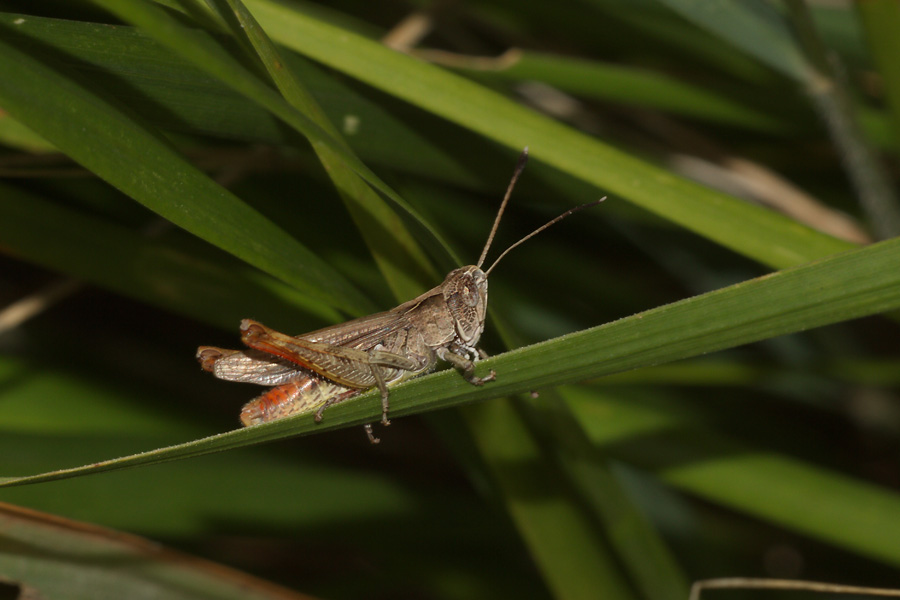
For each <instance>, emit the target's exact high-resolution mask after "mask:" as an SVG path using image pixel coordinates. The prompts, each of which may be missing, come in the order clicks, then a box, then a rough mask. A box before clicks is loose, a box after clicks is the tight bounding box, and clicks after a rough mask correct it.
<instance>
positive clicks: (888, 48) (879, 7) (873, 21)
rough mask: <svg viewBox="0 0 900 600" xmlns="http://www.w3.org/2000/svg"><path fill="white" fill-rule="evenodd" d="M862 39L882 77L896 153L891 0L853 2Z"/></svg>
mask: <svg viewBox="0 0 900 600" xmlns="http://www.w3.org/2000/svg"><path fill="white" fill-rule="evenodd" d="M855 6H856V9H857V10H858V11H859V15H860V17H861V18H862V19H861V20H862V24H863V26H864V27H865V30H866V31H865V33H866V41H867V42H868V44H869V49H870V51H871V53H872V58H873V59H874V60H875V64H876V65H878V73H879V74H880V75H881V77H882V79H883V80H884V86H885V99H886V100H887V106H888V108H889V109H890V114H891V117H892V119H891V120H892V121H893V123H894V127H893V132H894V153H895V154H896V153H897V152H900V125H898V124H900V39H898V37H897V36H896V35H895V33H896V32H897V31H898V28H900V7H898V6H897V3H896V2H892V1H891V0H867V1H866V2H856V3H855Z"/></svg>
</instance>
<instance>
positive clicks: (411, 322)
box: [197, 148, 603, 443]
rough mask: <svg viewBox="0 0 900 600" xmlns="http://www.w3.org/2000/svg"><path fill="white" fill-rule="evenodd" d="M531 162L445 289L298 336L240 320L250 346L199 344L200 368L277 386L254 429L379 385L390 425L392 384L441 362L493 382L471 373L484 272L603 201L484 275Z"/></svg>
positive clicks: (253, 416) (247, 413)
mask: <svg viewBox="0 0 900 600" xmlns="http://www.w3.org/2000/svg"><path fill="white" fill-rule="evenodd" d="M527 158H528V149H527V148H526V149H525V151H524V152H522V155H521V156H520V157H519V161H518V162H517V164H516V168H515V171H514V173H513V176H512V179H511V180H510V182H509V186H508V187H507V189H506V194H505V195H504V197H503V202H502V203H501V204H500V209H499V210H498V211H497V217H496V218H495V219H494V225H493V227H492V228H491V232H490V234H489V235H488V239H487V242H486V243H485V245H484V250H482V252H481V257H480V258H479V259H478V264H476V265H470V266H467V267H461V268H459V269H456V270H454V271H451V272H450V274H449V275H447V277H446V278H445V279H444V282H443V283H442V284H441V285H439V286H437V287H436V288H434V289H432V290H429V291H427V292H425V293H424V294H422V295H421V296H419V297H418V298H414V299H412V300H410V301H409V302H404V303H403V304H401V305H400V306H398V307H396V308H394V309H391V310H389V311H387V312H382V313H378V314H374V315H370V316H367V317H362V318H359V319H354V320H352V321H348V322H346V323H342V324H340V325H332V326H331V327H326V328H324V329H320V330H318V331H313V332H312V333H306V334H303V335H299V336H296V337H294V336H289V335H285V334H283V333H279V332H277V331H275V330H273V329H270V328H268V327H266V326H265V325H263V324H262V323H259V322H257V321H254V320H251V319H244V320H243V321H242V322H241V341H242V342H244V344H246V345H247V346H248V349H246V350H225V349H222V348H215V347H212V346H201V347H200V348H198V349H197V359H198V360H199V361H200V364H201V366H202V367H203V369H204V370H206V371H209V372H210V373H212V374H213V375H215V376H216V377H218V378H219V379H224V380H226V381H245V382H248V383H256V384H259V385H267V386H272V389H271V390H269V391H267V392H265V393H264V394H262V395H260V396H259V397H257V398H255V399H253V400H251V401H250V402H249V403H247V405H245V406H244V408H243V410H242V411H241V423H243V424H244V425H245V426H249V425H256V424H258V423H265V422H267V421H272V420H275V419H280V418H282V417H286V416H289V415H294V414H298V413H301V412H309V411H312V410H315V411H316V412H315V420H316V422H319V421H321V420H322V414H323V413H324V411H325V409H326V408H328V407H329V406H331V405H333V404H337V403H338V402H342V401H344V400H346V399H347V398H351V397H353V396H356V395H358V394H360V393H362V392H363V391H365V390H368V389H371V388H373V387H377V388H378V389H379V390H380V391H381V409H382V417H381V423H382V424H383V425H389V424H390V421H389V420H388V408H389V404H388V396H389V391H388V389H389V387H391V386H392V385H394V384H397V383H399V382H401V381H405V380H407V379H410V378H412V377H417V376H419V375H422V374H424V373H427V372H429V371H431V370H433V369H434V367H435V365H436V364H437V359H441V360H443V361H446V362H448V363H450V364H451V365H453V366H454V367H456V369H458V370H459V371H460V372H461V374H462V376H463V377H464V378H465V379H466V381H468V382H469V383H471V384H473V385H483V384H484V383H485V382H486V381H491V380H492V379H494V377H495V375H496V374H495V373H494V371H491V372H490V373H489V374H488V375H487V376H485V377H478V376H477V375H475V362H476V361H478V360H479V359H480V358H485V357H487V354H485V353H484V351H483V350H481V349H480V348H478V347H477V344H478V340H479V338H480V337H481V333H482V331H484V318H485V311H486V309H487V291H488V290H487V279H488V275H489V274H490V272H491V271H492V270H493V269H494V267H496V266H497V263H499V262H500V260H501V259H502V258H503V257H504V256H506V254H507V253H508V252H509V251H510V250H512V249H513V248H515V247H516V246H518V245H520V244H522V243H524V242H525V241H527V240H528V239H530V238H532V237H533V236H535V235H537V234H538V233H540V232H541V231H543V230H545V229H547V228H548V227H550V226H551V225H553V224H554V223H556V222H557V221H560V220H562V219H564V218H565V217H567V216H569V215H570V214H572V213H574V212H576V211H578V210H581V209H583V208H587V207H588V206H593V205H595V204H598V203H600V202H602V201H603V199H600V200H597V201H596V202H591V203H588V204H584V205H582V206H578V207H576V208H573V209H571V210H568V211H566V212H564V213H563V214H561V215H559V216H558V217H556V218H555V219H553V220H552V221H550V222H548V223H546V224H545V225H543V226H541V227H539V228H538V229H536V230H535V231H533V232H531V233H530V234H528V235H527V236H525V237H524V238H522V239H521V240H519V241H518V242H516V243H515V244H513V245H512V246H510V247H509V248H507V249H506V250H505V251H504V252H503V253H502V254H500V256H499V257H498V258H497V260H495V261H494V263H493V264H492V265H491V266H490V267H489V268H488V269H487V270H486V271H482V270H481V265H482V263H483V262H484V259H485V257H486V256H487V253H488V249H489V248H490V246H491V241H493V239H494V234H495V233H496V231H497V227H498V225H499V224H500V218H501V217H502V216H503V211H504V210H505V208H506V204H507V203H508V202H509V197H510V195H511V193H512V189H513V187H514V186H515V184H516V181H517V180H518V178H519V175H520V174H521V173H522V169H523V168H524V167H525V162H526V161H527ZM366 434H367V435H368V436H369V440H370V441H371V442H372V443H378V441H379V440H378V439H377V438H376V437H375V436H374V435H373V434H372V426H371V424H367V425H366Z"/></svg>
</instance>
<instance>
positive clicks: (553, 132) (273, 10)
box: [246, 0, 851, 268]
mask: <svg viewBox="0 0 900 600" xmlns="http://www.w3.org/2000/svg"><path fill="white" fill-rule="evenodd" d="M246 4H247V6H248V7H249V8H250V9H251V10H252V11H253V14H254V16H255V17H256V18H257V19H258V20H259V22H260V23H261V24H262V25H263V27H265V28H266V31H267V32H268V33H269V35H270V36H272V38H273V39H275V40H276V41H277V42H279V43H281V44H283V45H285V46H287V47H289V48H292V49H294V50H296V51H298V52H300V53H302V54H305V55H307V56H309V57H311V58H313V59H315V60H317V61H320V62H322V63H324V64H326V65H328V66H330V67H332V68H334V69H337V70H339V71H342V72H344V73H347V74H348V75H350V76H352V77H355V78H357V79H359V80H360V81H363V82H365V83H368V84H369V85H372V86H374V87H376V88H379V89H381V90H383V91H385V92H387V93H390V94H393V95H395V96H397V97H398V98H401V99H403V100H406V101H408V102H410V103H412V104H414V105H416V106H418V107H419V108H422V109H424V110H427V111H430V112H433V113H434V114H436V115H439V116H441V117H443V118H445V119H448V120H450V121H452V122H454V123H456V124H458V125H460V126H462V127H465V128H467V129H471V130H472V131H475V132H477V133H479V134H481V135H483V136H485V137H486V138H488V139H491V140H494V141H496V142H498V143H500V144H503V145H505V146H507V147H509V148H513V149H520V148H522V147H524V146H528V147H529V148H530V149H531V156H532V158H533V159H534V160H539V161H544V162H546V163H547V164H549V165H551V166H553V167H555V168H557V169H559V170H561V171H563V172H565V173H568V174H569V175H572V176H574V177H576V178H578V179H581V180H583V181H585V182H588V183H590V184H593V185H595V186H597V188H598V189H599V190H602V194H606V193H609V194H610V195H611V196H612V198H613V199H615V198H616V196H621V197H623V198H624V199H626V200H629V201H631V202H634V203H635V204H638V205H639V206H641V207H643V208H645V209H647V210H649V211H651V212H653V213H656V214H658V215H660V216H662V217H663V218H665V219H668V220H671V221H673V222H674V223H677V224H679V225H681V226H683V227H685V228H687V229H689V230H691V231H694V232H696V233H698V234H700V235H702V236H704V237H707V238H709V239H711V240H713V241H715V242H717V243H719V244H722V245H723V246H725V247H728V248H731V249H733V250H735V251H736V252H739V253H741V254H743V255H745V256H748V257H751V258H753V259H755V260H758V261H760V262H763V263H765V264H768V265H770V266H774V267H779V268H781V267H786V266H791V265H796V264H801V263H803V262H807V261H809V260H812V259H814V258H818V257H821V256H825V255H828V254H832V253H834V252H839V251H841V250H845V249H847V248H849V247H851V246H850V245H849V244H847V243H845V242H840V241H837V240H835V239H833V238H830V237H828V236H826V235H823V234H820V233H817V232H814V231H812V230H811V229H808V228H806V227H804V226H801V225H798V224H797V223H795V222H793V221H790V220H789V219H787V218H785V217H782V216H780V215H777V214H775V213H773V212H771V211H768V210H765V209H762V208H759V207H757V206H753V205H750V204H747V203H745V202H741V201H738V200H736V199H734V198H732V197H729V196H726V195H724V194H721V193H718V192H715V191H712V190H710V189H708V188H705V187H703V186H700V185H697V184H694V183H690V182H688V181H686V180H684V179H681V178H679V177H676V176H674V175H672V174H671V173H669V172H666V171H663V170H661V169H658V168H656V167H653V166H650V165H648V164H646V163H644V162H642V161H639V160H637V159H634V158H632V157H630V156H627V155H625V154H623V153H621V152H619V151H617V150H615V149H613V148H612V147H610V146H607V145H605V144H603V143H601V142H599V141H597V140H595V139H593V138H591V137H589V136H587V135H585V134H582V133H580V132H577V131H575V130H573V129H571V128H569V127H566V126H564V125H561V124H559V123H556V122H554V121H552V120H550V119H549V118H547V117H544V116H542V115H539V114H537V113H535V112H534V111H532V110H529V109H527V108H525V107H523V106H521V105H519V104H516V103H515V102H513V101H511V100H509V99H507V98H504V97H502V96H500V95H499V94H496V93H495V92H492V91H490V90H488V89H486V88H484V87H482V86H479V85H477V84H475V83H472V82H471V81H468V80H465V79H463V78H461V77H459V76H456V75H453V74H451V73H448V72H446V71H443V70H441V69H439V68H436V67H434V66H431V65H428V64H425V63H422V62H421V61H418V60H416V59H414V58H411V57H409V56H406V55H402V54H399V53H397V52H395V51H393V50H389V49H387V48H385V47H383V46H381V45H380V44H378V43H376V42H373V41H371V40H367V39H364V38H361V37H359V36H356V35H353V34H351V33H349V32H347V31H344V30H341V29H339V28H336V27H333V26H330V25H328V24H325V23H322V22H320V21H317V20H315V19H313V18H310V17H308V16H306V15H304V14H302V13H300V12H299V11H297V10H294V9H292V8H291V7H290V6H289V5H287V4H284V3H281V2H277V1H275V0H250V1H248V2H246ZM602 194H599V193H598V195H602Z"/></svg>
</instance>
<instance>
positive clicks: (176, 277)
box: [0, 184, 340, 330]
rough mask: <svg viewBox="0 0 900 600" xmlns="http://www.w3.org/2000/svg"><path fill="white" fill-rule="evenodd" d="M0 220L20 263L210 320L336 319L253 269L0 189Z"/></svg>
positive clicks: (316, 323) (320, 322)
mask: <svg viewBox="0 0 900 600" xmlns="http://www.w3.org/2000/svg"><path fill="white" fill-rule="evenodd" d="M0 215H2V218H0V239H2V240H3V246H4V247H5V249H6V250H7V251H10V252H12V253H13V254H15V255H16V256H18V257H19V258H22V259H25V260H28V261H31V262H33V263H36V264H39V265H41V266H43V267H46V268H49V269H53V270H56V271H59V272H61V273H65V274H67V275H69V276H71V277H76V278H78V279H80V280H82V281H86V282H90V283H93V284H96V285H99V286H102V287H104V288H106V289H108V290H112V291H114V292H116V293H119V294H122V295H124V296H130V297H132V298H135V299H136V300H139V301H141V302H146V303H149V304H153V305H156V306H160V307H163V308H166V309H169V310H174V311H177V312H179V313H180V314H183V315H188V316H191V317H193V318H195V319H198V320H201V321H205V322H207V323H213V324H216V325H220V326H223V327H229V328H236V326H237V324H238V323H239V322H240V320H241V319H242V318H244V317H246V316H247V310H248V307H251V306H252V307H253V308H254V310H257V311H259V312H260V314H267V315H291V322H292V324H294V326H296V327H298V328H302V327H303V326H304V324H305V325H306V326H308V329H309V330H312V329H316V328H318V327H323V326H325V325H327V324H328V323H333V322H334V321H337V320H339V319H340V313H338V312H337V311H335V310H333V309H331V308H329V307H328V306H326V305H323V304H321V303H319V302H314V301H310V298H309V297H308V296H306V295H304V294H301V293H298V292H297V291H296V290H295V289H293V288H291V287H290V286H288V285H286V284H284V283H282V282H281V281H280V280H277V279H273V278H270V277H268V276H267V275H265V274H263V273H260V272H258V271H256V270H254V269H252V268H250V267H247V266H245V265H242V264H230V263H227V262H223V261H221V259H220V260H219V261H216V260H214V259H213V257H210V258H206V257H203V256H200V255H198V254H197V252H196V249H192V250H194V251H193V252H190V251H189V250H188V249H187V248H180V247H179V246H178V244H174V243H167V242H165V241H160V240H150V239H147V238H146V237H145V236H144V237H142V236H140V235H139V234H137V233H136V232H135V231H134V230H132V229H128V228H126V227H123V226H120V225H115V224H113V223H109V222H105V221H102V220H101V219H98V218H96V217H91V216H88V215H85V214H82V213H79V212H78V211H75V210H72V209H70V208H65V207H62V206H59V205H55V204H53V203H51V202H48V201H46V200H44V199H42V198H38V197H36V196H33V195H28V194H25V193H24V192H22V191H20V190H17V189H15V188H12V187H9V186H6V185H3V184H0ZM235 262H236V261H235ZM304 313H305V314H307V315H309V316H308V318H307V319H305V320H303V319H302V318H300V315H302V314H304Z"/></svg>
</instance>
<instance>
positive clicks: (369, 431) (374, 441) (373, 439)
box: [363, 423, 381, 444]
mask: <svg viewBox="0 0 900 600" xmlns="http://www.w3.org/2000/svg"><path fill="white" fill-rule="evenodd" d="M363 429H365V430H366V435H367V436H369V442H371V443H372V444H380V443H381V439H380V438H377V437H375V434H374V433H373V432H372V424H371V423H366V424H365V425H363Z"/></svg>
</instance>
